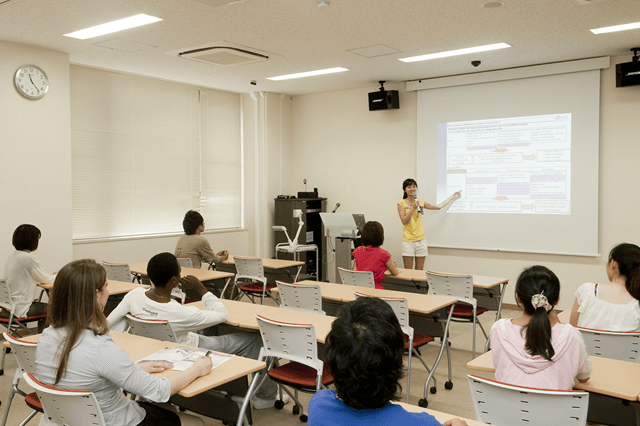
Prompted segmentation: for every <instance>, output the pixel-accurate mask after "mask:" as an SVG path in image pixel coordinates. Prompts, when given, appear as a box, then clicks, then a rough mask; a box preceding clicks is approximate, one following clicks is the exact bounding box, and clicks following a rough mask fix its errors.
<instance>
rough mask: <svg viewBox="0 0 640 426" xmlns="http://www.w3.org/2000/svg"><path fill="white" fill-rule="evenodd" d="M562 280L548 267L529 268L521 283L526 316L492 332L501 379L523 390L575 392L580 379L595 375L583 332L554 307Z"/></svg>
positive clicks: (501, 322)
mask: <svg viewBox="0 0 640 426" xmlns="http://www.w3.org/2000/svg"><path fill="white" fill-rule="evenodd" d="M559 297H560V281H559V280H558V277H557V276H556V274H554V273H553V272H551V270H549V269H548V268H546V267H544V266H531V267H530V268H527V269H525V270H524V271H523V272H522V273H521V274H520V276H519V277H518V282H517V283H516V301H517V302H518V304H519V305H522V306H523V308H524V312H523V314H522V316H521V317H519V318H515V319H509V318H503V319H501V320H499V321H497V322H496V323H495V324H494V325H493V327H492V328H491V347H492V352H493V364H494V365H495V368H496V379H497V380H500V381H502V382H506V383H510V384H513V385H518V386H528V387H534V388H541V389H555V390H570V389H572V388H573V386H574V384H575V380H574V379H578V380H579V381H581V382H585V381H587V380H589V377H590V376H591V360H590V359H589V356H588V355H587V350H586V347H585V344H584V340H583V339H582V335H581V334H580V332H579V331H578V330H577V329H575V328H573V326H571V325H570V324H563V323H561V322H560V321H559V320H558V315H557V313H556V311H555V309H554V306H555V305H556V304H557V303H558V299H559Z"/></svg>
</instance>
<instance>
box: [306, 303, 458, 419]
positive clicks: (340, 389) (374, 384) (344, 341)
mask: <svg viewBox="0 0 640 426" xmlns="http://www.w3.org/2000/svg"><path fill="white" fill-rule="evenodd" d="M403 354H404V334H403V333H402V329H401V328H400V323H399V322H398V318H397V317H396V315H395V314H394V312H393V310H392V309H391V307H390V306H389V305H388V304H387V303H386V302H384V301H382V300H380V299H376V298H369V297H363V298H359V299H356V300H355V301H354V302H351V303H348V304H346V305H345V306H344V307H343V309H342V310H341V312H340V316H339V317H338V318H337V319H336V320H335V321H334V322H333V324H332V325H331V332H330V333H329V334H328V335H327V339H326V343H325V362H326V364H327V366H328V368H329V371H331V375H332V376H333V378H334V384H335V387H336V391H335V392H334V391H333V390H330V389H322V390H320V391H318V392H316V393H315V395H313V397H312V398H311V401H310V402H309V425H310V426H329V425H349V426H358V425H367V426H370V425H406V426H412V425H424V426H434V425H441V423H439V422H438V421H437V420H436V419H435V418H434V417H433V416H432V415H430V414H427V413H409V412H407V411H406V410H405V409H404V408H402V406H400V405H396V404H392V403H391V402H390V401H391V400H392V399H398V398H399V392H400V391H401V388H402V387H401V386H400V382H399V381H400V379H401V378H402V369H403V365H402V356H403ZM466 424H467V423H466V422H464V421H463V420H460V419H453V420H449V421H447V422H445V425H447V426H452V425H453V426H464V425H466Z"/></svg>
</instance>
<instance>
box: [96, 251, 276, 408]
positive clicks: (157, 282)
mask: <svg viewBox="0 0 640 426" xmlns="http://www.w3.org/2000/svg"><path fill="white" fill-rule="evenodd" d="M180 269H181V268H180V265H179V264H178V260H177V259H176V257H175V256H174V255H173V254H171V253H160V254H156V255H155V256H153V257H152V258H151V260H149V263H148V264H147V274H148V275H149V278H150V279H151V283H152V284H153V286H152V287H151V288H150V289H148V290H146V289H144V288H136V289H134V290H133V291H130V292H129V293H127V294H126V295H125V296H124V298H123V299H122V302H120V303H119V304H118V306H116V308H115V309H114V310H113V311H112V312H111V314H109V317H108V318H107V320H108V321H109V324H110V326H111V329H112V330H116V331H123V330H124V329H125V326H126V315H127V313H131V314H132V315H135V316H136V317H138V318H142V319H160V320H166V321H169V322H170V323H171V327H172V328H173V331H174V332H175V336H176V339H177V341H178V343H183V344H185V345H191V346H198V347H200V348H205V349H211V350H214V351H218V352H225V353H229V354H235V355H240V356H243V357H246V358H252V359H258V355H259V354H260V348H261V347H262V338H261V337H260V334H259V333H233V334H225V335H222V336H204V335H200V334H197V333H195V331H197V330H201V329H205V328H208V327H212V326H215V325H218V324H221V323H224V322H225V321H227V320H228V319H229V314H228V312H227V309H226V308H225V307H224V305H223V304H222V302H220V300H219V299H218V298H217V297H216V296H214V295H213V293H211V292H209V291H208V290H207V289H206V288H205V286H204V285H203V284H202V283H201V282H200V280H199V279H197V278H196V277H194V276H193V275H189V276H186V277H182V278H181V276H180ZM176 287H180V288H181V289H182V290H183V291H186V290H195V291H197V292H198V293H199V294H200V296H201V297H202V303H203V304H204V305H205V307H206V308H207V309H206V310H203V309H198V308H197V307H195V306H185V305H181V304H180V303H178V302H177V301H175V300H174V299H172V298H171V291H172V290H173V289H174V288H176ZM276 392H277V386H276V384H275V383H274V382H273V381H272V380H271V379H269V378H267V379H266V380H265V382H264V384H263V385H262V387H261V388H260V389H258V391H257V392H256V397H255V398H254V399H253V408H254V409H260V408H269V407H273V406H274V403H275V398H276ZM285 400H288V399H287V398H285Z"/></svg>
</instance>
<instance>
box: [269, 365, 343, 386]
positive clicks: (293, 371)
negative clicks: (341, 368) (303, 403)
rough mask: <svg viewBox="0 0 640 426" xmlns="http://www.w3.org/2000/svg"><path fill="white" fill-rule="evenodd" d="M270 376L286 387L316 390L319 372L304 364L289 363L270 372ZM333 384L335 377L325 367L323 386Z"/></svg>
mask: <svg viewBox="0 0 640 426" xmlns="http://www.w3.org/2000/svg"><path fill="white" fill-rule="evenodd" d="M269 376H270V377H271V378H272V379H273V380H275V381H276V382H280V383H283V384H286V385H291V386H294V387H297V388H301V389H315V388H316V378H317V377H318V372H317V371H316V370H315V369H313V368H311V367H308V366H306V365H304V364H300V363H297V362H289V363H287V364H284V365H282V366H280V367H276V368H274V369H273V370H271V371H269ZM331 383H333V376H332V375H331V373H330V372H329V369H327V366H326V365H325V366H324V369H323V370H322V384H323V385H324V386H327V385H330V384H331Z"/></svg>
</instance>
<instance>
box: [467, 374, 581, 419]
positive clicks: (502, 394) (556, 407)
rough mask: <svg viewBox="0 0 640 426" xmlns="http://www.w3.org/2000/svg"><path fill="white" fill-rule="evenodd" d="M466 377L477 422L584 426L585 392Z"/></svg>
mask: <svg viewBox="0 0 640 426" xmlns="http://www.w3.org/2000/svg"><path fill="white" fill-rule="evenodd" d="M468 377H469V389H470V390H471V399H472V400H473V408H474V409H475V411H476V420H478V421H481V422H484V423H489V424H492V425H496V426H512V425H524V424H527V425H545V426H584V425H586V423H587V411H588V408H589V393H588V392H583V391H553V390H543V389H533V388H526V387H521V386H513V385H508V384H506V383H502V382H497V381H495V380H489V379H484V378H482V377H477V376H471V375H470V376H468Z"/></svg>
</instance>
